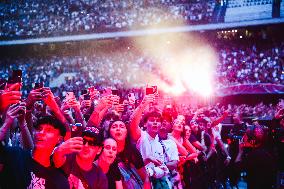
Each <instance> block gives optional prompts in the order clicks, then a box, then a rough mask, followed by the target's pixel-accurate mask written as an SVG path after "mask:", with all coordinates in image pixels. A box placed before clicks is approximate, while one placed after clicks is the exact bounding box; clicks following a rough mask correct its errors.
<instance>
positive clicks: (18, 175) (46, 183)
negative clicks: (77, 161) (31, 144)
mask: <svg viewBox="0 0 284 189" xmlns="http://www.w3.org/2000/svg"><path fill="white" fill-rule="evenodd" d="M0 154H1V158H0V164H3V165H4V169H3V171H2V172H1V174H0V181H1V182H0V188H1V189H6V188H7V189H14V188H15V189H24V188H25V189H26V188H28V189H32V188H45V189H65V188H66V189H69V183H68V180H67V178H66V176H65V175H64V174H63V172H62V171H60V170H59V169H56V168H53V167H47V168H46V167H43V166H42V165H40V164H39V163H37V162H36V161H34V160H33V159H32V157H31V154H30V152H28V151H25V150H23V149H21V148H18V147H3V146H2V147H0Z"/></svg>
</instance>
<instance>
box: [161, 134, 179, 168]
mask: <svg viewBox="0 0 284 189" xmlns="http://www.w3.org/2000/svg"><path fill="white" fill-rule="evenodd" d="M160 142H161V143H163V145H164V148H165V154H166V155H165V162H170V161H174V160H177V161H178V160H179V156H178V148H177V145H176V143H175V142H174V141H173V140H172V139H166V140H161V141H160Z"/></svg>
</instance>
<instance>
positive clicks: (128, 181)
mask: <svg viewBox="0 0 284 189" xmlns="http://www.w3.org/2000/svg"><path fill="white" fill-rule="evenodd" d="M109 135H110V137H112V138H114V139H115V140H116V142H117V152H118V153H117V161H118V166H119V169H120V171H121V173H122V175H123V186H124V188H135V189H139V188H151V183H150V181H149V178H148V176H147V174H146V169H145V167H144V162H143V158H142V156H141V154H140V152H139V151H138V149H137V148H136V147H135V146H134V145H133V144H131V142H130V136H129V132H128V130H127V126H126V125H125V123H124V122H122V121H119V120H118V121H114V122H111V123H110V126H109ZM143 185H144V187H143Z"/></svg>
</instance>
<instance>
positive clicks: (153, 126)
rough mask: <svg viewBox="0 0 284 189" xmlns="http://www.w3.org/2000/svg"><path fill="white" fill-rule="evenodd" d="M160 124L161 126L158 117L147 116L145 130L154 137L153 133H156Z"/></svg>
mask: <svg viewBox="0 0 284 189" xmlns="http://www.w3.org/2000/svg"><path fill="white" fill-rule="evenodd" d="M160 126H161V119H160V117H149V118H148V120H147V122H146V128H147V132H148V133H149V134H150V135H151V136H152V137H155V135H156V134H157V133H158V130H159V128H160Z"/></svg>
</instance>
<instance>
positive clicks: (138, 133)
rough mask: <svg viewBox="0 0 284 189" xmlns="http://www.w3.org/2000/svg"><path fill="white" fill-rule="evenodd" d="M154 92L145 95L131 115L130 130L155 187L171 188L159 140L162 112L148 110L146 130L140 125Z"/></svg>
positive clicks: (145, 118) (145, 119) (145, 123)
mask: <svg viewBox="0 0 284 189" xmlns="http://www.w3.org/2000/svg"><path fill="white" fill-rule="evenodd" d="M154 98H155V97H154V94H149V95H145V97H144V98H143V100H142V102H141V104H140V105H139V106H138V107H137V108H136V109H135V111H134V113H133V114H132V116H131V121H130V126H129V131H130V136H131V139H132V140H133V141H134V142H136V143H137V144H136V147H137V148H138V149H139V151H140V153H141V155H142V158H143V161H144V163H145V166H146V170H147V174H148V176H149V177H150V179H151V183H152V186H153V188H161V187H162V188H165V189H166V188H169V185H168V182H169V181H168V179H167V175H168V174H169V169H168V168H167V166H166V165H165V157H164V154H163V147H162V145H161V143H160V142H159V137H158V129H159V127H160V126H161V114H160V113H159V112H157V111H153V112H148V113H146V114H145V115H144V126H145V127H146V131H143V130H142V129H141V128H140V127H139V123H140V121H141V119H142V113H143V112H144V110H145V109H146V108H147V107H148V106H149V105H150V106H151V105H153V104H151V103H153V102H154Z"/></svg>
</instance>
